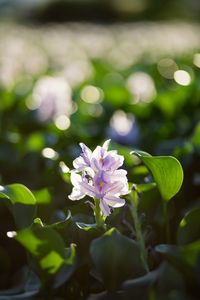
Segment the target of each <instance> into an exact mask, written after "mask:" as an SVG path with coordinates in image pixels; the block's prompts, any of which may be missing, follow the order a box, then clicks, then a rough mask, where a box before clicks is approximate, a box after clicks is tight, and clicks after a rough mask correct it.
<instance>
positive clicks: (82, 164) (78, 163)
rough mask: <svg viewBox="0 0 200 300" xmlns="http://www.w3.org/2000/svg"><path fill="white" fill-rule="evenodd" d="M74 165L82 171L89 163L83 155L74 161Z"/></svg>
mask: <svg viewBox="0 0 200 300" xmlns="http://www.w3.org/2000/svg"><path fill="white" fill-rule="evenodd" d="M73 166H74V168H75V169H77V170H79V171H82V170H84V168H85V167H87V164H86V163H85V161H84V159H83V157H82V156H79V157H77V158H76V159H75V160H74V161H73Z"/></svg>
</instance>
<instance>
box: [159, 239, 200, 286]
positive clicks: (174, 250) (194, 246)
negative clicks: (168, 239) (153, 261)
mask: <svg viewBox="0 0 200 300" xmlns="http://www.w3.org/2000/svg"><path fill="white" fill-rule="evenodd" d="M155 250H156V251H157V252H159V253H160V254H162V255H163V256H164V257H165V258H166V259H167V260H168V261H169V262H170V263H172V264H173V265H174V266H175V267H176V268H178V269H179V270H180V271H181V272H183V274H184V275H185V276H186V277H187V278H188V280H191V281H194V280H195V277H196V276H197V275H198V271H197V265H198V261H199V257H200V240H198V241H196V242H194V243H191V244H187V245H183V246H175V245H166V244H162V245H157V246H156V247H155Z"/></svg>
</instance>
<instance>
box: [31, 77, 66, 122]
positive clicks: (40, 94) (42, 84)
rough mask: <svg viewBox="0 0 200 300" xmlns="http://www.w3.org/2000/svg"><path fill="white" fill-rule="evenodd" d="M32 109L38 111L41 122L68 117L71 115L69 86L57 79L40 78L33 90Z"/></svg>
mask: <svg viewBox="0 0 200 300" xmlns="http://www.w3.org/2000/svg"><path fill="white" fill-rule="evenodd" d="M29 108H30V107H29ZM32 108H33V109H37V110H38V116H39V119H40V120H41V121H47V120H49V119H57V118H58V117H59V116H63V115H66V116H69V115H70V114H71V113H72V99H71V88H70V86H69V85H68V83H67V82H66V81H65V80H64V79H62V78H59V77H50V76H46V77H43V78H41V79H40V80H39V81H38V82H37V83H36V85H35V87H34V90H33V98H32Z"/></svg>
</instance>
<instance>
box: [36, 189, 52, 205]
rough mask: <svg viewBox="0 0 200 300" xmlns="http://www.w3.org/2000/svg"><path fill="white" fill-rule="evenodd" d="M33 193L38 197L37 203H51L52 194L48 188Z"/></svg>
mask: <svg viewBox="0 0 200 300" xmlns="http://www.w3.org/2000/svg"><path fill="white" fill-rule="evenodd" d="M33 194H34V196H35V198H36V201H37V204H49V203H51V195H50V193H49V191H48V189H47V188H44V189H41V190H38V191H34V192H33Z"/></svg>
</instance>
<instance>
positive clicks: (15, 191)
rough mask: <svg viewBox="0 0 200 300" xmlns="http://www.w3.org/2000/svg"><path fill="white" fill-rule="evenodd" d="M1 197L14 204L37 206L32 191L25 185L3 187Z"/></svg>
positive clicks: (16, 184) (15, 184)
mask: <svg viewBox="0 0 200 300" xmlns="http://www.w3.org/2000/svg"><path fill="white" fill-rule="evenodd" d="M0 197H1V198H3V197H5V198H7V199H10V201H11V202H12V204H15V203H21V204H26V205H35V204H36V200H35V197H34V195H33V194H32V193H31V191H30V190H29V189H28V188H27V187H26V186H24V185H23V184H19V183H14V184H10V185H7V186H5V187H1V193H0Z"/></svg>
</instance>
